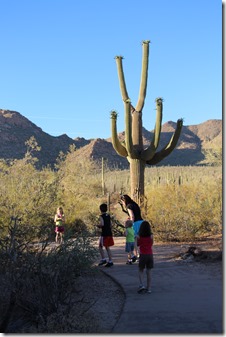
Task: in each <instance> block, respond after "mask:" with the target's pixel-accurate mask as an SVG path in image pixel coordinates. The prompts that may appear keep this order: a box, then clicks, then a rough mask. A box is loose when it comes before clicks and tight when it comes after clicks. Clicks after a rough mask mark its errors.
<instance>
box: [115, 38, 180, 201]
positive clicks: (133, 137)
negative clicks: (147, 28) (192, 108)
mask: <svg viewBox="0 0 226 337" xmlns="http://www.w3.org/2000/svg"><path fill="white" fill-rule="evenodd" d="M149 43H150V41H149V40H145V41H143V42H142V47H143V48H142V49H143V56H142V69H141V80H140V90H139V97H138V101H137V104H136V106H135V107H133V105H132V104H131V101H130V98H129V95H128V92H127V89H126V82H125V77H124V71H123V65H122V59H123V57H122V56H116V57H115V60H116V65H117V71H118V78H119V85H120V91H121V95H122V100H123V102H124V111H125V143H122V142H120V140H119V138H118V134H117V125H116V123H117V113H116V112H115V111H112V112H111V130H112V144H113V147H114V149H115V151H116V152H117V153H118V154H119V155H120V156H123V157H126V158H127V160H128V162H129V163H130V178H131V179H130V181H131V197H132V198H134V199H135V200H136V201H137V202H138V203H139V204H140V205H141V206H142V201H143V200H144V170H145V166H146V165H155V164H157V163H159V162H160V161H161V160H162V159H164V158H165V157H166V156H168V155H169V154H170V153H171V152H172V151H173V149H174V148H175V147H176V145H177V142H178V139H179V137H180V133H181V130H182V127H183V119H178V121H177V126H176V130H175V132H174V134H173V135H172V137H171V139H170V141H169V143H168V144H167V145H166V146H165V147H164V148H163V149H161V150H160V151H158V152H157V148H158V145H159V141H160V135H161V127H162V111H163V99H162V98H161V97H158V98H156V100H155V102H156V122H155V129H154V133H153V137H152V140H151V142H150V145H149V146H148V147H147V148H144V147H143V137H142V110H143V107H144V103H145V97H146V90H147V80H148V60H149Z"/></svg>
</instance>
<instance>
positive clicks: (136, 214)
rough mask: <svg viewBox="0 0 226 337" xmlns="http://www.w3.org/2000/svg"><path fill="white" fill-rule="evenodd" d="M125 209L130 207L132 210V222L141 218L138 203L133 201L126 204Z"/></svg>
mask: <svg viewBox="0 0 226 337" xmlns="http://www.w3.org/2000/svg"><path fill="white" fill-rule="evenodd" d="M127 209H131V211H133V214H134V222H135V221H138V220H143V219H142V217H141V212H140V207H139V206H138V204H137V203H136V202H135V201H133V202H131V203H130V204H128V205H127Z"/></svg>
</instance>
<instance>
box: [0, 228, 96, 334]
mask: <svg viewBox="0 0 226 337" xmlns="http://www.w3.org/2000/svg"><path fill="white" fill-rule="evenodd" d="M36 229H37V228H36ZM42 232H43V229H42ZM44 236H45V237H46V238H48V233H46V235H43V234H42V237H44ZM37 237H38V233H37V230H35V231H34V232H33V233H31V232H29V234H28V233H27V230H26V228H25V227H23V226H22V225H21V226H17V222H13V223H12V224H11V226H9V231H8V233H7V235H6V236H5V237H1V239H0V256H1V261H2V263H1V266H0V278H1V285H2V287H3V288H2V290H3V289H4V292H3V291H1V295H0V296H1V298H0V303H2V305H1V306H0V317H2V318H1V320H0V325H1V327H2V326H3V327H4V332H5V329H6V331H7V332H18V331H20V329H22V328H23V325H24V324H25V322H26V321H29V322H33V324H36V325H39V324H42V329H43V324H44V322H45V324H47V321H48V317H49V316H50V315H52V314H53V313H57V311H58V309H59V308H60V307H61V308H62V305H65V310H67V311H68V312H70V308H72V307H74V306H76V303H77V298H76V280H77V278H78V277H79V276H80V275H81V274H82V273H83V272H84V271H85V270H90V268H91V267H92V265H93V262H94V260H95V259H96V258H97V255H98V251H97V249H96V248H95V247H94V243H93V239H92V237H90V236H89V235H88V232H84V231H82V232H80V233H79V234H77V236H76V238H74V239H71V238H69V237H68V238H67V237H66V238H65V242H64V244H62V245H59V246H58V245H57V246H56V245H55V244H54V245H51V244H50V242H49V241H48V240H46V241H39V242H37ZM34 241H36V243H34ZM12 297H13V299H14V300H13V307H12V308H10V305H11V304H12V303H11V299H12ZM8 309H9V310H8ZM7 315H8V316H7ZM18 315H19V318H20V324H19V326H18V323H15V322H17V321H18V317H17V316H18ZM5 322H7V324H5ZM40 322H41V323H40ZM4 324H5V326H4ZM46 329H47V328H46Z"/></svg>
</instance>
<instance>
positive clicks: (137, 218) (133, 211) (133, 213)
mask: <svg viewBox="0 0 226 337" xmlns="http://www.w3.org/2000/svg"><path fill="white" fill-rule="evenodd" d="M120 205H121V207H122V210H123V212H127V214H128V215H129V218H130V220H132V221H133V229H134V250H135V254H136V256H135V257H134V262H135V261H136V260H137V259H138V258H139V249H138V247H137V235H138V231H139V228H140V224H141V223H142V221H143V218H142V216H141V209H140V206H139V205H138V204H137V203H136V202H135V201H134V200H132V199H131V198H130V197H129V196H128V195H127V194H124V195H122V196H121V200H120Z"/></svg>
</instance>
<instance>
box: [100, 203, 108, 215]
mask: <svg viewBox="0 0 226 337" xmlns="http://www.w3.org/2000/svg"><path fill="white" fill-rule="evenodd" d="M107 210H108V205H107V204H101V205H100V211H101V212H102V213H106V212H107Z"/></svg>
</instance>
